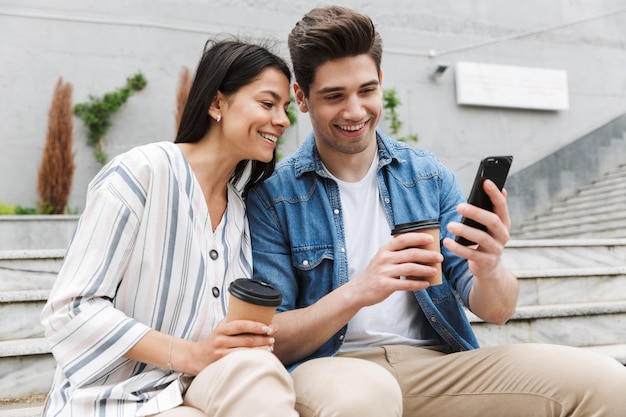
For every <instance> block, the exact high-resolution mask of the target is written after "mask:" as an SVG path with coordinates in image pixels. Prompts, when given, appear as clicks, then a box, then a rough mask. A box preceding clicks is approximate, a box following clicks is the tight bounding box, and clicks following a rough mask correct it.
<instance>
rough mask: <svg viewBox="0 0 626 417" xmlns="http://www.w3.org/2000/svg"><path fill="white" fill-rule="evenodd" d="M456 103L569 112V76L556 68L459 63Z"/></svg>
mask: <svg viewBox="0 0 626 417" xmlns="http://www.w3.org/2000/svg"><path fill="white" fill-rule="evenodd" d="M456 102H457V104H463V105H474V106H492V107H515V108H524V109H537V110H567V108H568V107H569V98H568V93H567V73H566V72H565V71H562V70H554V69H544V68H530V67H518V66H510V65H494V64H482V63H476V62H457V63H456Z"/></svg>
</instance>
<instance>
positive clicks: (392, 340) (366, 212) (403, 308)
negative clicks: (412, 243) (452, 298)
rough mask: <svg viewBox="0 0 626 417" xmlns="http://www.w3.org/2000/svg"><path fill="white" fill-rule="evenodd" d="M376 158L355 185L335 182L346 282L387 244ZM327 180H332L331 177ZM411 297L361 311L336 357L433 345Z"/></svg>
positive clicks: (404, 293) (395, 297)
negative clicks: (379, 348) (391, 347)
mask: <svg viewBox="0 0 626 417" xmlns="http://www.w3.org/2000/svg"><path fill="white" fill-rule="evenodd" d="M378 161H379V159H378V154H376V157H375V158H374V160H373V161H372V165H371V166H370V168H369V170H368V172H367V174H366V175H365V177H363V179H362V180H360V181H359V182H345V181H341V180H339V179H337V178H335V177H333V179H334V180H335V181H336V182H337V184H338V186H339V193H340V196H341V205H342V208H343V213H344V216H343V221H344V229H345V233H346V247H347V250H348V266H349V273H350V279H352V278H353V277H354V276H356V275H358V274H359V273H361V271H363V270H364V269H365V268H366V266H367V265H368V264H369V262H370V260H371V259H372V258H373V257H374V255H375V254H376V252H378V249H379V248H380V246H381V245H383V244H384V243H386V242H388V241H389V240H390V239H392V236H391V227H390V226H389V223H388V222H387V218H386V216H385V212H384V209H383V205H382V202H381V200H380V193H379V191H378V184H377V182H376V170H377V167H378ZM331 176H332V175H331ZM419 308H420V307H419V305H418V303H417V300H416V299H415V296H414V295H413V293H412V292H409V291H402V292H396V293H394V294H392V295H391V296H389V297H388V298H387V299H385V300H384V301H382V302H381V303H379V304H376V305H373V306H369V307H365V308H362V309H361V310H360V311H359V312H358V313H357V314H356V315H355V316H354V317H353V318H352V319H351V320H350V322H349V323H348V332H347V335H346V339H345V341H344V343H343V345H342V346H341V349H340V352H351V351H356V350H362V349H367V348H371V347H377V346H383V345H396V344H404V345H413V346H425V345H435V344H437V342H436V341H435V340H433V339H429V338H428V337H427V336H426V335H427V333H426V332H425V331H424V330H425V329H426V328H427V327H426V326H424V323H423V315H422V314H421V313H420V312H419Z"/></svg>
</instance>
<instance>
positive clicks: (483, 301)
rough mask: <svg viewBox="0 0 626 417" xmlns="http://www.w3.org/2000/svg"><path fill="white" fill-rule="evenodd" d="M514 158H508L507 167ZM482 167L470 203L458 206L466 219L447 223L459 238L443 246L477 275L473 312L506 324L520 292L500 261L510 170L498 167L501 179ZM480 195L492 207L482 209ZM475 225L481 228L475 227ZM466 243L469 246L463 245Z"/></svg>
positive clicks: (506, 231) (506, 222) (507, 226)
mask: <svg viewBox="0 0 626 417" xmlns="http://www.w3.org/2000/svg"><path fill="white" fill-rule="evenodd" d="M490 158H492V157H490ZM488 159H489V158H485V159H484V160H483V161H485V162H486V161H487V160H488ZM511 159H512V158H511V157H508V161H509V163H508V165H510V161H511ZM499 164H500V162H498V163H497V164H495V163H494V165H493V166H499ZM504 164H505V165H506V162H505V163H504ZM489 165H491V163H489ZM482 166H483V164H482V163H481V168H479V171H478V173H477V175H476V179H475V181H474V185H475V187H472V190H473V192H471V193H470V198H469V199H468V200H469V201H468V203H463V204H459V205H458V206H457V211H458V212H459V214H461V216H463V220H462V221H461V222H451V223H449V224H448V231H449V232H450V233H452V234H454V235H456V236H457V238H456V239H454V240H453V239H451V238H445V239H444V240H443V245H444V246H445V247H446V248H447V249H448V250H450V251H451V252H453V253H455V254H457V255H458V256H460V257H462V258H465V259H467V261H468V266H469V269H470V271H471V272H472V274H473V275H474V281H473V284H472V288H471V290H470V296H469V307H470V309H471V311H472V312H473V313H474V314H476V315H477V316H478V317H480V318H482V319H483V320H486V321H488V322H492V323H497V324H504V323H505V322H506V321H507V320H508V319H509V318H510V317H511V315H512V314H513V313H514V312H515V306H516V300H517V293H518V284H517V278H516V277H515V275H513V273H512V272H511V271H509V270H508V269H507V268H506V267H505V266H504V265H503V264H502V261H501V257H502V252H503V251H504V247H505V245H506V244H507V242H508V240H509V229H510V227H511V218H510V216H509V209H508V205H507V201H506V191H505V190H504V189H503V186H504V180H505V179H506V174H508V167H507V168H506V169H505V170H502V168H498V171H500V174H499V175H500V176H499V177H498V175H496V174H495V173H490V172H485V171H484V170H482ZM503 173H504V176H502V174H503ZM479 193H480V194H483V196H486V198H487V199H488V201H489V204H490V206H488V207H487V208H484V207H480V206H481V205H482V204H481V203H478V201H479V199H478V197H477V194H479ZM483 202H484V200H483ZM472 203H476V204H472ZM474 223H476V224H478V225H479V226H480V227H481V228H475V227H472V224H474ZM459 241H460V242H459ZM465 242H470V244H469V245H464V244H463V243H465ZM474 242H475V243H474ZM472 243H473V244H472Z"/></svg>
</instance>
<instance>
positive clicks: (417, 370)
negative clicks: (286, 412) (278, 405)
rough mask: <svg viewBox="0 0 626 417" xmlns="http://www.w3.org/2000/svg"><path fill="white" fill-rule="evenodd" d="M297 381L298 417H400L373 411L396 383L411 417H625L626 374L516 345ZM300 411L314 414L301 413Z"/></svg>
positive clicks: (393, 359) (323, 367)
mask: <svg viewBox="0 0 626 417" xmlns="http://www.w3.org/2000/svg"><path fill="white" fill-rule="evenodd" d="M355 358H359V359H355ZM346 359H352V361H354V360H357V361H358V360H361V361H362V363H361V364H359V363H358V362H345V360H346ZM363 359H365V360H366V361H363ZM366 363H376V364H378V365H380V366H382V367H383V368H384V369H387V370H388V371H389V373H390V375H392V376H393V377H394V378H393V379H392V381H389V380H387V379H384V378H380V379H371V375H372V371H371V370H369V369H367V370H366V371H365V372H364V373H363V372H362V370H363V369H364V368H366V367H365V366H364V365H365V364H366ZM292 377H293V379H294V384H295V387H296V394H297V400H296V401H297V407H298V411H300V413H301V416H322V415H324V416H325V415H327V414H324V413H323V412H322V411H323V410H325V408H326V407H327V406H328V403H334V402H335V401H337V400H338V399H339V400H340V401H341V403H342V404H343V405H344V406H345V407H346V411H345V412H341V411H338V412H337V413H336V414H335V415H336V416H342V417H344V416H353V415H354V416H378V417H383V416H384V417H387V416H395V415H399V414H396V413H392V412H386V413H385V412H383V411H381V410H380V409H374V408H371V409H370V408H369V407H376V403H377V402H383V401H390V398H391V396H390V394H389V388H390V387H389V385H391V384H393V385H396V386H397V384H398V383H399V384H400V388H401V390H402V397H403V400H402V404H403V407H404V411H403V414H402V415H403V416H406V417H448V416H449V417H459V416H463V417H504V416H506V417H517V416H520V417H521V416H524V417H544V416H561V417H565V416H568V417H600V416H603V417H609V416H611V417H613V416H614V417H618V416H619V417H624V416H626V368H625V367H623V366H622V365H621V364H620V363H619V362H617V361H615V360H613V359H612V358H609V357H605V356H603V355H599V354H595V353H591V352H588V351H586V350H583V349H576V348H570V347H564V346H555V345H542V344H519V345H509V346H498V347H491V348H481V349H476V350H472V351H468V352H461V353H453V354H443V353H440V352H437V351H435V350H432V349H426V348H416V347H410V346H386V347H384V348H377V349H371V350H366V351H362V352H358V353H350V354H340V355H338V356H337V357H335V358H325V359H314V360H311V361H309V362H307V363H305V364H303V365H300V366H299V367H298V368H296V370H295V371H294V372H293V373H292ZM394 380H396V381H398V382H395V381H394ZM361 403H363V404H366V406H362V404H361ZM302 404H306V405H307V408H309V409H310V410H309V411H306V412H303V410H302V408H301V405H302ZM331 406H333V407H335V409H336V406H334V405H331ZM387 406H391V404H387ZM354 407H357V410H356V411H353V410H354ZM396 407H398V409H399V407H400V404H399V403H398V404H396ZM320 410H321V411H320ZM368 410H369V412H368Z"/></svg>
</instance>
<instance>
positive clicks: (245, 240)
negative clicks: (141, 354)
mask: <svg viewBox="0 0 626 417" xmlns="http://www.w3.org/2000/svg"><path fill="white" fill-rule="evenodd" d="M211 250H216V251H217V252H218V254H219V257H218V259H217V260H213V259H211V257H210V256H209V252H210V251H211ZM251 275H252V268H251V250H250V239H249V232H248V224H247V220H246V218H245V209H244V204H243V201H242V200H241V197H240V196H239V194H238V193H237V191H236V190H235V189H234V187H233V186H231V185H229V188H228V206H227V210H226V213H225V214H224V217H223V218H222V219H221V222H220V224H219V226H218V228H217V229H216V230H215V232H213V231H212V230H211V219H210V218H209V212H208V209H207V206H206V202H205V199H204V196H203V194H202V191H201V189H200V186H199V184H198V182H197V180H196V178H195V176H194V175H193V172H192V171H191V168H190V166H189V164H188V163H187V161H186V160H185V158H184V156H183V154H182V152H181V151H180V149H179V148H178V146H177V145H175V144H173V143H170V142H159V143H154V144H150V145H145V146H141V147H138V148H135V149H133V150H131V151H129V152H127V153H125V154H123V155H120V156H118V157H116V158H115V159H113V160H112V161H111V162H110V163H109V164H107V165H106V166H105V167H104V168H103V169H102V170H101V171H100V173H98V175H97V176H96V177H95V178H94V179H93V180H92V182H91V183H90V185H89V190H88V193H87V203H86V207H85V210H84V212H83V214H82V215H81V218H80V220H79V222H78V225H77V228H76V231H75V233H74V236H73V238H72V240H71V243H70V246H69V248H68V251H67V253H66V256H65V260H64V263H63V265H62V267H61V270H60V272H59V275H58V277H57V279H56V282H55V285H54V287H53V289H52V292H51V294H50V297H49V299H48V302H47V304H46V306H45V307H44V309H43V311H42V314H41V320H42V323H43V325H44V327H45V331H46V338H47V340H48V342H49V344H50V346H51V349H52V353H53V354H54V357H55V359H56V360H57V364H58V365H57V372H56V374H55V379H54V383H53V387H52V390H51V394H50V398H49V401H48V404H47V406H46V409H45V414H44V415H45V416H69V415H75V416H89V415H93V416H96V415H97V416H107V417H109V416H125V417H126V416H132V415H142V414H144V412H138V410H139V409H140V408H141V407H142V406H144V405H145V404H146V403H147V402H149V401H150V400H151V399H153V401H150V402H149V405H148V406H146V407H144V409H143V410H142V411H145V412H148V411H150V410H154V411H151V412H159V411H163V410H166V409H169V408H172V407H174V406H176V405H178V404H180V402H181V398H182V392H183V390H184V389H186V387H187V386H188V383H189V378H186V377H183V376H182V375H179V374H177V373H172V372H170V371H169V370H166V369H162V368H159V367H154V366H150V365H145V364H139V363H137V362H133V361H129V360H127V359H125V358H124V357H123V355H124V353H125V352H127V351H128V350H129V349H130V348H131V347H132V346H133V345H134V344H135V343H137V341H138V340H140V339H141V338H142V337H143V336H144V335H145V334H146V333H147V332H148V331H149V330H150V329H156V330H159V331H162V332H165V333H169V334H173V335H175V336H177V337H181V338H185V339H190V340H201V339H203V338H205V337H206V336H207V335H208V334H209V333H210V332H211V331H212V329H213V328H214V327H215V325H216V323H217V322H218V321H220V320H221V319H222V318H223V317H224V311H225V309H226V307H227V306H225V305H224V303H225V300H226V295H225V293H226V288H227V286H228V284H229V283H230V282H231V281H232V280H234V279H236V278H239V277H250V276H251ZM213 287H217V288H219V289H220V293H221V294H220V296H219V297H214V296H213V295H212V291H211V289H212V288H213ZM168 387H169V389H167V390H165V388H168Z"/></svg>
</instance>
